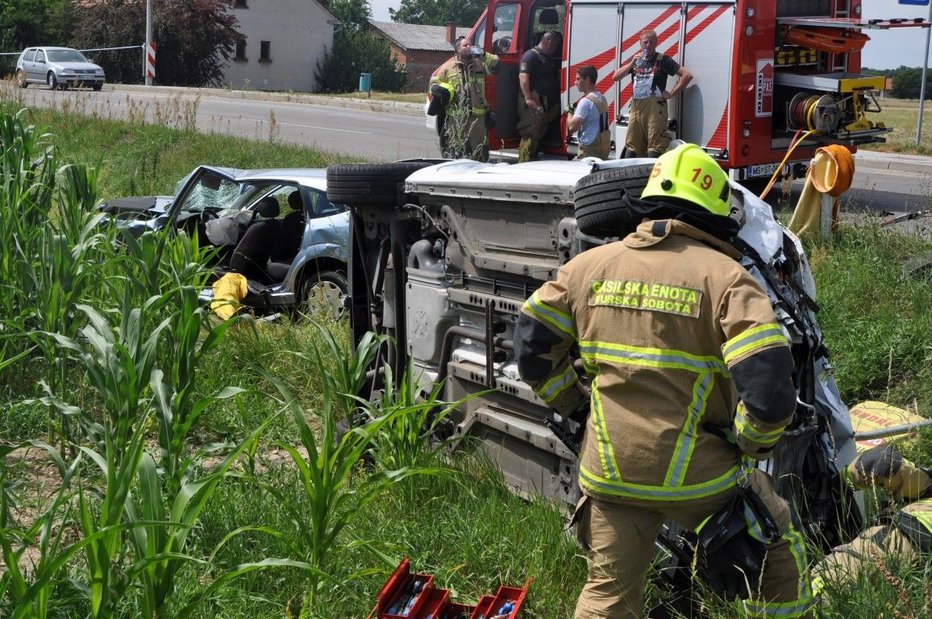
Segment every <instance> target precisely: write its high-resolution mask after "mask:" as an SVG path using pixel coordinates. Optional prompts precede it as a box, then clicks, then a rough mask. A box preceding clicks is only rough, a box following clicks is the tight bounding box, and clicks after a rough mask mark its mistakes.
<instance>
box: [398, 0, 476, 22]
mask: <svg viewBox="0 0 932 619" xmlns="http://www.w3.org/2000/svg"><path fill="white" fill-rule="evenodd" d="M487 4H488V0H401V6H399V7H398V9H397V10H396V9H389V10H388V12H389V14H390V15H391V16H392V21H397V22H402V23H406V24H423V25H432V26H443V25H444V24H446V23H447V22H453V23H455V24H456V25H458V26H472V25H473V24H475V23H476V20H477V19H478V18H479V15H481V14H482V11H483V10H484V9H485V7H486V5H487Z"/></svg>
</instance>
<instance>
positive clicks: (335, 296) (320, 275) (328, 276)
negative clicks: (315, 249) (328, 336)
mask: <svg viewBox="0 0 932 619" xmlns="http://www.w3.org/2000/svg"><path fill="white" fill-rule="evenodd" d="M348 291H349V283H348V282H347V281H346V273H344V272H343V271H320V272H314V273H311V274H310V275H306V276H305V277H304V278H302V280H301V287H300V290H299V293H298V299H297V301H298V304H297V306H298V307H297V309H298V311H299V312H301V313H303V314H305V315H308V316H321V315H323V317H325V318H327V319H328V320H338V319H339V318H340V317H342V316H343V314H344V313H345V312H346V305H345V302H346V296H347V294H348Z"/></svg>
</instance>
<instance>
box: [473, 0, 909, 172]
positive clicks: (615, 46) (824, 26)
mask: <svg viewBox="0 0 932 619" xmlns="http://www.w3.org/2000/svg"><path fill="white" fill-rule="evenodd" d="M860 15H861V0H776V1H774V0H730V1H729V0H713V1H708V2H669V1H666V2H664V1H662V0H661V1H658V0H491V2H490V3H489V6H488V8H487V9H486V11H485V12H484V13H483V15H482V16H481V17H480V18H479V21H478V22H477V23H476V25H475V26H474V28H473V30H472V37H473V40H474V42H475V44H476V45H479V46H482V47H483V48H484V49H486V50H487V51H490V52H492V53H495V54H498V55H499V57H500V59H501V69H500V71H499V72H498V74H497V75H492V76H489V78H488V83H487V94H488V96H489V100H490V101H491V102H492V105H493V110H494V111H495V117H496V123H495V126H494V128H493V129H491V130H490V132H489V143H490V147H491V148H492V149H493V150H496V149H507V148H514V147H516V146H517V143H518V141H519V139H520V137H519V135H518V132H517V129H516V125H517V106H518V105H519V102H518V101H519V98H518V94H519V92H518V68H519V63H520V59H521V56H522V54H523V53H524V52H525V51H526V50H528V49H530V48H531V47H533V46H534V45H535V44H536V43H537V42H538V41H539V40H540V37H541V35H542V34H543V33H544V32H546V31H555V32H557V33H560V34H562V35H563V46H562V48H563V52H562V64H561V75H560V84H561V95H560V96H561V100H560V103H561V106H562V108H563V109H566V108H567V107H568V106H569V105H570V104H572V103H575V101H576V100H577V99H579V97H580V93H579V91H578V90H577V89H576V88H575V86H574V78H575V72H576V69H577V68H578V67H580V66H583V65H593V66H595V68H596V70H597V72H598V76H599V79H598V83H597V87H598V90H599V91H600V92H602V93H603V94H605V96H606V98H607V99H608V102H609V116H610V117H611V118H613V119H614V120H615V122H614V123H613V124H612V128H611V129H612V139H613V145H614V147H613V155H614V156H615V157H621V156H623V148H624V144H625V135H626V132H627V127H628V113H629V109H630V106H631V96H632V92H631V91H632V88H631V80H630V78H628V77H626V78H623V79H622V80H621V81H620V82H615V81H613V79H612V74H613V72H614V70H615V69H616V68H617V67H618V66H620V65H621V64H622V63H624V62H627V61H628V60H629V59H631V58H632V57H633V56H634V54H636V53H637V52H638V51H639V49H640V41H639V35H640V33H641V31H642V30H644V29H646V28H650V29H653V30H655V31H656V32H657V34H658V40H659V41H658V46H657V50H658V51H659V52H660V53H663V54H666V55H667V56H670V57H671V58H673V59H674V60H676V61H677V62H678V63H679V64H681V65H683V66H685V67H687V68H688V69H689V70H690V71H691V72H692V74H693V76H694V79H693V82H692V83H691V84H690V85H689V86H688V87H687V88H686V89H685V90H683V91H682V92H681V93H680V95H679V96H677V97H675V98H674V99H673V100H671V101H670V102H669V105H670V108H669V116H670V127H669V129H670V131H671V132H672V134H673V136H674V137H676V138H679V139H681V140H684V141H687V142H692V143H695V144H699V145H700V146H702V147H703V148H704V149H705V150H706V151H707V152H709V153H710V154H711V155H712V156H714V157H715V158H716V159H717V160H718V161H719V162H720V163H721V165H722V167H723V168H725V169H726V170H728V171H729V174H730V175H731V177H732V179H734V180H738V181H744V180H753V179H759V178H762V179H767V178H769V177H770V176H771V175H772V174H773V172H774V171H775V170H777V169H778V168H780V167H781V166H783V167H785V168H786V171H790V167H789V166H790V165H791V164H793V163H799V162H806V161H808V160H809V159H810V158H811V157H812V156H813V152H814V149H815V148H816V147H818V146H819V145H821V144H826V143H840V144H844V145H846V146H848V147H849V148H851V149H852V150H854V149H855V148H856V145H857V144H863V143H868V142H877V141H883V134H884V133H886V132H888V131H890V129H888V128H886V127H884V126H883V125H882V124H880V123H874V122H871V121H870V120H868V117H867V115H866V113H867V112H871V111H879V106H878V104H877V100H876V98H875V95H876V94H877V93H878V92H879V91H881V90H882V89H883V87H884V83H885V78H884V77H883V76H868V75H861V74H860V71H861V49H862V48H863V46H864V44H865V42H866V41H867V40H869V37H868V36H867V35H865V34H864V33H863V32H862V30H864V29H868V28H898V27H916V26H922V25H925V23H926V22H923V21H922V20H919V21H916V20H883V21H879V20H870V21H867V20H862V19H861V17H860ZM671 79H673V80H675V79H676V78H675V76H674V77H672V78H671ZM672 83H673V82H671V85H672ZM565 123H566V119H565V118H564V116H563V115H561V117H560V119H559V120H558V121H555V122H553V123H552V124H551V126H550V129H549V132H548V134H547V136H546V138H545V140H544V151H545V152H547V153H550V154H556V155H566V156H568V157H571V156H573V155H575V154H576V144H575V143H574V141H573V140H572V139H570V140H567V139H566V137H565V136H566V128H565ZM797 142H798V144H797ZM797 145H798V148H796V147H795V146H797ZM788 151H792V152H791V156H789V157H786V160H784V159H785V156H786V155H787V153H788Z"/></svg>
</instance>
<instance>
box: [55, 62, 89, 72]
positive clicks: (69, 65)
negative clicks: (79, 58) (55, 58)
mask: <svg viewBox="0 0 932 619" xmlns="http://www.w3.org/2000/svg"><path fill="white" fill-rule="evenodd" d="M49 64H50V65H55V66H56V67H61V68H62V69H72V70H81V71H87V70H88V69H90V70H91V71H97V70H98V69H100V67H99V66H98V65H96V64H94V63H93V62H50V63H49Z"/></svg>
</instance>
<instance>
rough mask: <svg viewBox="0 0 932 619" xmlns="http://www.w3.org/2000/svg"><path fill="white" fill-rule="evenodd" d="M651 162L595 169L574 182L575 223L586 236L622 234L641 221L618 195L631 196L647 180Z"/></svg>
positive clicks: (636, 194) (639, 190) (639, 192)
mask: <svg viewBox="0 0 932 619" xmlns="http://www.w3.org/2000/svg"><path fill="white" fill-rule="evenodd" d="M653 167H654V166H653V164H650V163H644V164H637V165H631V166H627V167H624V168H610V169H607V170H596V171H595V172H593V173H592V174H589V175H588V176H584V177H582V178H581V179H579V182H577V183H576V189H575V190H574V192H573V196H574V200H573V201H574V204H575V210H576V227H577V228H578V229H579V231H580V232H582V233H583V234H587V235H589V236H598V237H607V236H625V235H627V234H629V233H631V232H633V231H634V229H635V228H637V226H638V224H639V223H641V217H640V216H639V215H636V214H634V213H632V212H631V211H630V210H628V209H627V208H625V206H624V205H623V204H622V200H621V198H622V196H623V195H625V194H626V193H630V194H631V195H633V196H634V197H635V198H637V197H640V195H641V191H642V190H643V189H644V186H645V185H646V184H647V179H648V178H649V177H650V172H651V170H652V169H653Z"/></svg>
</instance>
